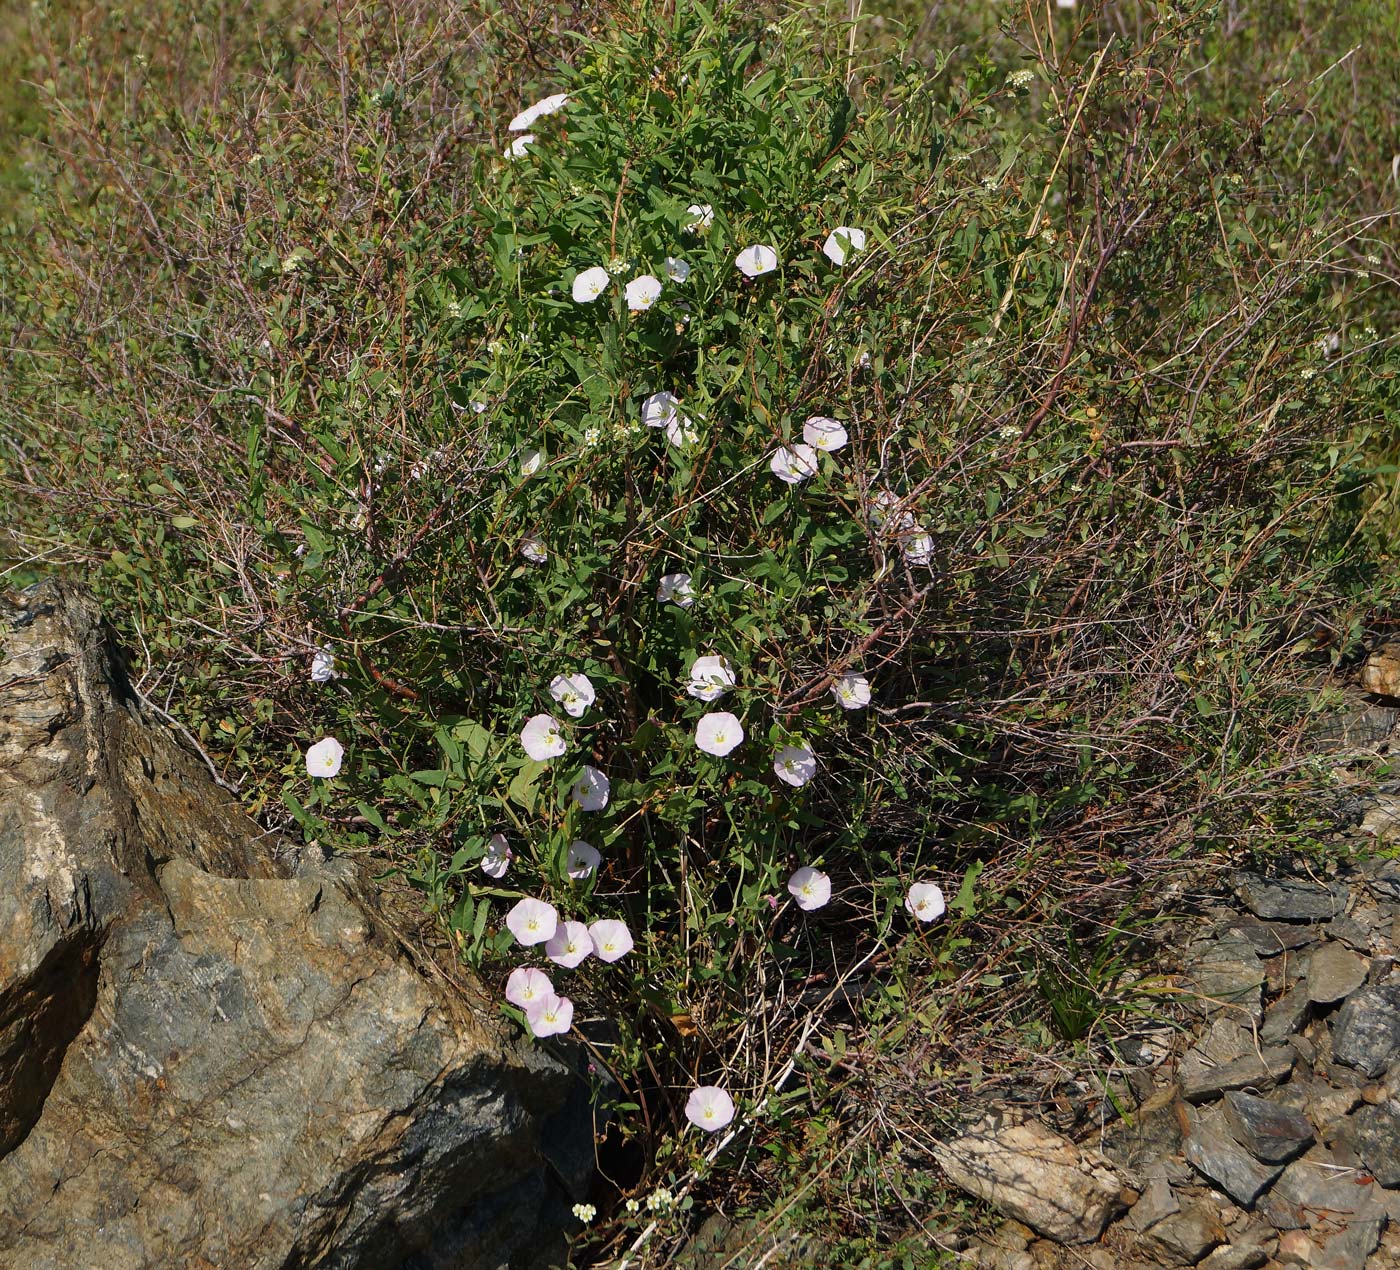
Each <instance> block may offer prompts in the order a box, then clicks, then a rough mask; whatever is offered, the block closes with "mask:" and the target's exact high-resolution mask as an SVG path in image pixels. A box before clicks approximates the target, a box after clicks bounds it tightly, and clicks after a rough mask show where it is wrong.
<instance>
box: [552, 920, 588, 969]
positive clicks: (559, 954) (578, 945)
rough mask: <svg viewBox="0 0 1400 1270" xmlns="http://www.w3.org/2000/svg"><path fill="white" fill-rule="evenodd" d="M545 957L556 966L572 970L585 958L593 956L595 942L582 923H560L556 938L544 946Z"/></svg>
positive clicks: (555, 933)
mask: <svg viewBox="0 0 1400 1270" xmlns="http://www.w3.org/2000/svg"><path fill="white" fill-rule="evenodd" d="M544 951H545V956H547V957H548V958H549V959H550V961H552V962H553V963H554V964H555V965H556V966H563V967H564V969H565V970H572V969H573V968H574V967H575V966H577V965H578V964H579V963H580V962H581V961H583V959H584V958H585V957H591V956H593V940H592V939H591V938H590V937H589V934H588V927H587V926H585V925H584V924H583V923H582V922H560V923H559V929H558V930H556V931H555V932H554V937H553V938H552V939H551V940H550V941H549V942H548V943H546V944H545V946H544Z"/></svg>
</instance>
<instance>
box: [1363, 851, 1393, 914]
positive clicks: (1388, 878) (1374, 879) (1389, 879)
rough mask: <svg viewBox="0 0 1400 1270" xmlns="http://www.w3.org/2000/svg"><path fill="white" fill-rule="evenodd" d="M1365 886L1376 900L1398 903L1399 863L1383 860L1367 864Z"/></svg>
mask: <svg viewBox="0 0 1400 1270" xmlns="http://www.w3.org/2000/svg"><path fill="white" fill-rule="evenodd" d="M1365 873H1366V885H1367V887H1368V888H1369V889H1370V892H1371V894H1372V895H1374V896H1375V897H1376V899H1378V900H1389V901H1391V902H1392V903H1400V863H1397V862H1396V861H1395V860H1385V861H1380V862H1376V863H1372V864H1368V865H1367V866H1366V869H1365Z"/></svg>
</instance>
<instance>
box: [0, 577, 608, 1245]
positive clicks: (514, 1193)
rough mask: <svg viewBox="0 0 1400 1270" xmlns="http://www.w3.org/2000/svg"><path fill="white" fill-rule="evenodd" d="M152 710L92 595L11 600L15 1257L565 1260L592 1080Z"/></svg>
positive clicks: (6, 899) (11, 1192)
mask: <svg viewBox="0 0 1400 1270" xmlns="http://www.w3.org/2000/svg"><path fill="white" fill-rule="evenodd" d="M318 857H319V853H315V852H304V851H297V850H294V849H289V848H286V847H281V848H278V846H277V844H275V843H273V842H272V841H270V840H269V839H268V838H267V836H265V835H264V834H262V832H261V831H260V830H259V828H258V826H257V825H256V824H254V823H253V822H252V821H251V820H249V819H247V818H246V817H245V816H244V815H243V814H242V813H241V811H240V810H239V809H238V807H237V805H236V804H235V803H234V802H233V801H232V800H231V799H230V798H228V796H227V795H226V794H224V793H223V792H222V791H221V790H220V789H219V788H218V787H217V786H216V785H215V784H214V782H213V780H212V779H211V777H210V775H209V774H208V772H207V771H206V770H205V769H204V768H203V767H202V766H201V765H200V763H199V762H198V761H197V760H196V759H194V758H192V757H191V756H190V755H188V754H187V753H185V752H184V751H183V750H182V749H181V748H180V747H179V746H178V745H177V744H176V743H175V741H174V739H173V738H172V737H171V735H170V734H169V733H168V732H167V731H166V730H165V729H164V728H163V727H161V726H159V725H158V724H157V723H156V722H155V721H153V720H152V719H151V718H149V717H148V716H147V714H146V712H145V711H144V710H143V708H142V706H141V704H140V701H139V698H138V697H137V695H136V694H135V693H134V692H133V691H132V690H131V687H130V685H129V683H128V680H127V677H126V673H125V670H124V667H123V664H122V660H121V658H120V655H119V654H118V652H117V649H116V645H115V643H114V641H113V639H112V636H111V632H110V631H109V629H108V628H107V627H106V626H105V624H104V623H103V621H102V620H101V617H100V615H99V614H98V612H97V610H96V608H95V606H94V604H93V603H92V601H91V600H90V598H88V597H87V596H86V595H85V594H84V593H83V592H81V591H80V590H78V589H76V588H73V587H71V586H69V585H67V584H58V583H54V582H47V583H44V584H42V585H40V586H38V587H36V588H32V589H30V590H29V591H27V592H23V593H20V594H18V595H15V596H11V597H10V598H9V599H8V600H7V601H5V602H4V603H3V604H0V1197H3V1203H0V1267H7V1268H8V1267H16V1268H18V1267H23V1268H24V1270H50V1268H51V1270H67V1268H69V1267H83V1268H84V1270H88V1268H90V1267H94V1266H101V1267H104V1268H106V1270H125V1268H127V1267H131V1268H137V1267H148V1266H149V1267H156V1266H159V1267H169V1266H190V1267H225V1266H228V1267H239V1268H240V1270H241V1268H243V1267H263V1266H268V1267H271V1266H278V1267H302V1266H333V1267H346V1268H349V1267H366V1268H368V1267H375V1268H379V1267H393V1266H414V1267H424V1268H425V1270H426V1268H429V1267H431V1268H434V1270H436V1268H439V1267H441V1268H443V1270H446V1268H447V1267H462V1268H464V1270H465V1268H467V1267H470V1268H471V1270H478V1268H481V1267H490V1268H496V1267H501V1268H504V1267H510V1268H511V1270H525V1268H530V1270H533V1268H534V1267H544V1266H548V1265H550V1264H552V1263H557V1262H559V1261H561V1260H562V1257H563V1238H562V1231H563V1229H564V1227H565V1225H566V1223H567V1221H568V1209H569V1206H570V1204H571V1203H572V1202H573V1201H574V1200H576V1199H582V1198H583V1197H584V1196H583V1192H584V1190H585V1189H586V1187H587V1185H588V1182H589V1174H590V1171H591V1162H592V1129H591V1118H590V1114H589V1109H588V1105H587V1097H586V1090H585V1088H584V1087H583V1085H582V1084H581V1083H580V1081H579V1080H578V1078H577V1077H576V1076H575V1075H574V1074H573V1073H572V1072H571V1071H570V1070H569V1069H568V1068H567V1067H566V1066H565V1065H564V1064H562V1063H561V1062H558V1061H555V1060H554V1059H552V1058H549V1057H547V1056H546V1055H545V1054H544V1053H543V1052H541V1051H539V1050H529V1049H525V1048H522V1047H520V1046H519V1045H517V1044H515V1043H514V1042H512V1041H510V1040H509V1039H508V1038H507V1037H506V1036H505V1034H504V1032H503V1031H502V1030H501V1028H500V1027H499V1026H498V1025H497V1023H496V1022H495V1021H494V1020H493V1019H492V1018H491V1015H490V1012H489V1011H487V1010H485V1009H475V1008H473V1007H472V1006H471V1005H470V1003H468V1002H466V1001H464V1000H462V999H461V998H460V995H459V994H457V993H455V992H452V991H450V990H448V989H447V988H445V987H444V986H442V985H441V984H439V983H437V982H434V981H433V980H431V979H429V978H428V977H426V976H425V975H424V974H422V973H421V972H420V971H419V970H418V969H416V968H415V966H414V965H413V964H412V963H411V961H410V960H409V959H408V958H407V957H406V956H404V955H403V953H402V951H401V948H400V946H399V943H398V941H397V939H396V938H395V936H394V935H393V934H392V933H391V932H390V931H389V930H388V929H387V928H386V926H385V925H384V923H383V922H382V921H381V920H380V918H379V917H378V916H377V915H376V911H375V909H374V906H373V904H372V903H370V902H368V901H366V900H365V899H364V898H363V897H362V896H361V894H360V891H359V888H358V885H357V881H356V872H355V869H354V867H353V866H352V865H351V864H350V863H348V862H344V861H330V862H328V861H324V860H322V859H320V858H318Z"/></svg>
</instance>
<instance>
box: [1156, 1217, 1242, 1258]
mask: <svg viewBox="0 0 1400 1270" xmlns="http://www.w3.org/2000/svg"><path fill="white" fill-rule="evenodd" d="M1148 1240H1149V1242H1150V1243H1153V1244H1156V1245H1157V1246H1158V1247H1159V1248H1161V1249H1162V1250H1163V1252H1164V1253H1165V1255H1166V1256H1167V1257H1168V1258H1170V1260H1171V1261H1172V1262H1174V1263H1176V1264H1178V1265H1185V1266H1194V1265H1195V1264H1196V1263H1197V1262H1198V1261H1200V1259H1201V1258H1202V1257H1204V1256H1205V1255H1206V1253H1208V1252H1209V1251H1210V1250H1211V1249H1212V1248H1218V1247H1219V1246H1220V1245H1221V1244H1223V1243H1224V1242H1225V1228H1224V1227H1223V1226H1222V1225H1221V1224H1220V1219H1219V1217H1217V1216H1216V1215H1215V1214H1213V1213H1211V1212H1210V1211H1209V1210H1208V1209H1207V1208H1206V1207H1205V1206H1204V1205H1202V1204H1193V1205H1192V1206H1191V1207H1190V1208H1187V1209H1184V1210H1183V1211H1181V1212H1179V1213H1173V1214H1172V1215H1171V1216H1170V1217H1164V1218H1163V1219H1162V1220H1161V1221H1159V1222H1158V1223H1157V1224H1156V1225H1155V1226H1153V1227H1152V1230H1151V1232H1150V1234H1149V1235H1148Z"/></svg>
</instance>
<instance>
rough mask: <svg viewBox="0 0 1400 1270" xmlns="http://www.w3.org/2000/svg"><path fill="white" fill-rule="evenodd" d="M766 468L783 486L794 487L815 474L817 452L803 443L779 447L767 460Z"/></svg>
mask: <svg viewBox="0 0 1400 1270" xmlns="http://www.w3.org/2000/svg"><path fill="white" fill-rule="evenodd" d="M768 467H769V469H770V470H771V471H772V473H773V475H774V476H776V477H777V478H778V479H779V480H780V481H782V482H783V484H785V485H796V484H797V483H798V482H799V481H805V480H806V479H807V478H808V477H809V476H815V475H816V472H817V452H816V451H815V450H814V449H813V448H812V447H811V446H810V445H806V444H804V443H803V442H800V441H799V442H798V443H797V444H796V445H784V446H779V447H778V449H776V450H775V451H774V452H773V457H772V458H771V459H769V460H768Z"/></svg>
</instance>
